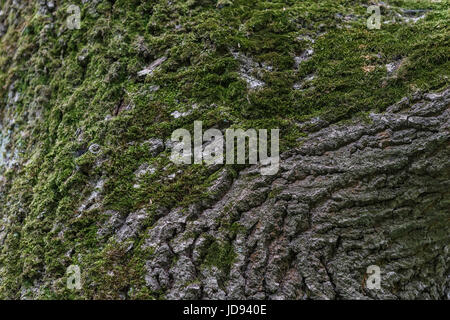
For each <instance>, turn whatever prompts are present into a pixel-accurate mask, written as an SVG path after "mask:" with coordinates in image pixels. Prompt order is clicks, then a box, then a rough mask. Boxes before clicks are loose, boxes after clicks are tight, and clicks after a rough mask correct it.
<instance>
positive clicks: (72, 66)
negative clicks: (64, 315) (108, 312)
mask: <svg viewBox="0 0 450 320" xmlns="http://www.w3.org/2000/svg"><path fill="white" fill-rule="evenodd" d="M373 2H374V1H371V0H352V1H349V0H321V1H317V0H302V1H296V0H270V1H269V0H268V1H264V0H218V1H217V0H170V1H169V0H152V1H147V0H146V1H144V0H142V1H140V0H92V1H87V0H73V1H72V0H66V1H64V0H39V1H23V0H0V6H1V8H0V299H213V298H215V299H353V298H356V299H449V298H450V277H449V256H450V255H449V252H448V251H449V244H450V241H449V240H450V239H449V227H450V222H449V218H450V215H449V213H450V212H449V208H450V196H449V185H450V183H449V178H450V163H449V161H448V159H449V153H450V149H449V142H450V130H449V104H450V89H449V88H450V80H449V79H450V74H449V70H450V51H449V50H448V49H449V47H450V29H449V25H448V22H449V20H450V10H449V2H448V1H440V2H436V1H428V0H419V1H416V0H392V1H383V2H381V1H376V2H377V3H378V5H379V6H380V12H381V14H382V25H381V27H380V28H379V29H368V27H367V19H368V18H370V16H371V14H372V13H370V12H368V11H367V9H368V7H369V6H371V5H373V4H374V3H373ZM74 8H77V9H78V10H79V13H80V15H79V18H80V19H81V20H80V21H79V22H80V23H79V28H78V27H74V25H72V24H70V23H69V22H70V21H72V20H70V19H69V20H68V18H71V19H76V18H77V15H76V12H77V10H75V9H74ZM369 11H370V10H369ZM68 21H69V22H68ZM195 121H202V124H203V129H204V130H207V129H211V128H214V129H218V130H221V132H224V131H225V130H226V129H228V128H235V129H238V128H239V129H244V130H246V129H249V128H254V129H266V130H270V129H274V128H278V129H279V130H280V148H281V150H282V159H281V163H280V170H279V172H278V173H277V174H276V175H273V176H262V175H260V170H259V169H260V167H258V166H250V165H234V164H224V165H213V166H208V165H206V164H195V165H176V164H174V163H173V162H172V161H171V160H170V155H171V148H172V146H173V143H172V142H171V141H170V138H171V134H172V132H174V130H176V129H180V128H183V129H186V130H188V131H190V132H192V129H193V127H194V122H195ZM370 265H376V266H378V267H379V268H380V269H381V290H374V289H368V288H367V287H366V281H365V280H366V278H367V276H368V275H367V274H366V272H367V267H368V266H370ZM71 266H78V267H79V270H80V272H81V284H80V286H81V288H80V289H74V288H71V287H70V286H68V285H67V280H69V278H70V276H71V274H70V273H69V271H68V270H71Z"/></svg>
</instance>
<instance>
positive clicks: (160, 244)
mask: <svg viewBox="0 0 450 320" xmlns="http://www.w3.org/2000/svg"><path fill="white" fill-rule="evenodd" d="M449 106H450V91H449V90H447V91H445V92H443V93H441V94H428V95H424V96H423V97H416V98H415V99H413V100H411V101H410V100H408V99H404V100H402V101H400V102H399V103H398V104H396V105H393V106H391V107H390V108H389V109H388V110H387V111H386V113H383V114H371V115H370V120H369V121H368V122H367V123H364V122H363V121H361V120H360V121H355V122H354V123H349V124H346V125H341V126H336V125H332V126H328V125H327V123H325V122H320V121H319V120H316V121H314V122H313V123H308V124H306V123H305V124H303V125H311V128H312V129H311V130H317V132H315V133H314V134H312V136H311V137H310V138H308V139H307V140H305V141H304V143H303V146H302V147H301V148H300V149H298V150H295V151H292V152H289V153H287V154H284V155H283V157H282V158H283V160H282V161H281V170H280V172H279V174H278V175H276V176H269V177H261V176H258V172H259V171H258V170H257V168H250V169H248V170H245V172H242V173H241V174H240V175H239V177H238V178H237V180H236V181H234V182H232V181H231V179H229V177H228V176H227V173H226V171H224V172H223V175H222V176H221V178H220V179H219V180H218V181H217V183H216V184H215V185H214V186H213V188H216V189H217V188H220V192H219V193H216V194H217V195H218V198H216V199H215V200H217V201H216V202H215V203H214V204H213V205H211V206H207V207H204V208H203V207H201V206H197V205H193V206H191V207H190V208H189V210H187V211H183V210H180V209H176V210H173V211H171V212H170V213H168V214H166V215H164V216H163V217H161V218H160V219H159V220H158V221H157V223H156V224H155V226H154V228H152V229H151V230H150V231H149V234H150V238H149V240H147V243H146V245H147V246H151V247H153V248H154V249H155V254H154V257H153V258H152V259H151V260H149V261H147V264H146V266H147V270H148V274H147V277H146V280H147V283H148V285H149V286H150V287H151V288H152V289H154V290H157V289H159V288H160V286H164V287H167V288H170V289H169V290H170V293H169V294H168V298H172V299H179V298H189V299H199V298H209V299H212V298H214V299H227V298H228V299H304V298H321V299H323V298H327V299H335V298H344V299H364V298H384V299H397V298H401V299H417V298H420V299H448V298H449V297H450V281H449V280H450V279H449V276H448V275H449V265H448V263H449V252H448V251H449V227H450V224H449V199H450V197H449V190H450V189H449V186H450V180H449V178H450V163H449V161H448V159H449V153H450V148H449V146H450V145H449V142H450V131H449V124H450V122H449V120H450V117H449V115H450V113H449V111H450V109H449ZM215 191H216V190H215ZM233 223H238V224H239V226H241V228H238V229H236V228H234V229H233V228H229V227H226V226H230V225H233ZM192 234H201V235H202V236H200V237H192ZM207 235H209V236H210V238H211V239H214V238H215V239H219V241H223V242H224V243H227V242H229V241H230V240H231V244H232V249H233V251H234V252H235V255H233V257H230V258H231V261H230V265H229V266H228V267H227V268H222V269H220V268H217V267H214V268H212V269H200V268H199V263H200V262H201V261H202V260H201V259H200V257H201V255H202V252H204V250H205V248H207V247H208V246H209V245H210V241H209V240H208V239H209V238H208V236H207ZM216 249H219V248H216ZM222 250H223V249H222ZM219 251H220V250H219ZM211 254H212V255H215V254H216V255H219V256H218V257H217V258H218V259H223V258H224V256H223V255H222V256H221V255H220V253H218V252H216V253H214V252H212V253H211ZM226 254H227V253H226V252H225V255H226ZM173 256H176V257H177V261H176V263H172V261H173V260H172V258H173ZM369 265H378V266H379V267H380V268H381V270H382V280H381V283H382V289H381V290H374V289H372V290H369V289H367V288H365V273H366V268H367V267H368V266H369ZM194 280H196V281H194ZM192 282H194V283H192Z"/></svg>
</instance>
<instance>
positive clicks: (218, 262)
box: [203, 239, 236, 274]
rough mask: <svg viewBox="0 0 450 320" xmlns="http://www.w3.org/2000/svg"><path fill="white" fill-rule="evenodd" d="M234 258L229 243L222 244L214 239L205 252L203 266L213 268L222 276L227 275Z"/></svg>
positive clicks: (234, 255)
mask: <svg viewBox="0 0 450 320" xmlns="http://www.w3.org/2000/svg"><path fill="white" fill-rule="evenodd" d="M235 258H236V254H235V252H234V251H233V247H232V245H231V244H230V243H222V242H219V241H217V240H215V239H214V240H212V243H211V244H210V245H209V247H208V248H207V250H206V254H205V258H204V260H203V265H204V266H206V267H211V266H215V267H217V268H218V269H219V270H221V271H222V272H223V273H224V274H228V273H229V272H230V268H231V265H232V264H233V261H234V259H235Z"/></svg>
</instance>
